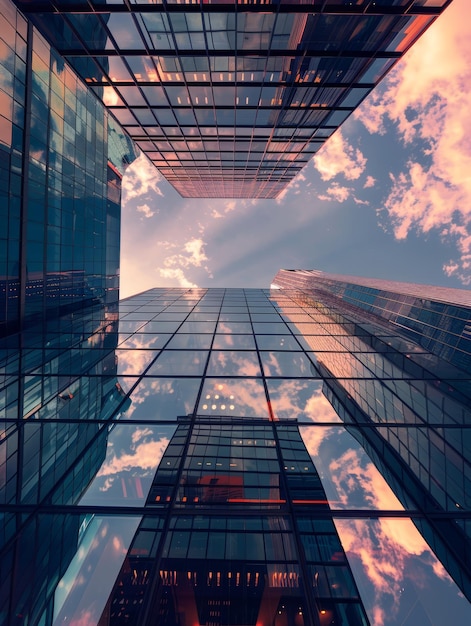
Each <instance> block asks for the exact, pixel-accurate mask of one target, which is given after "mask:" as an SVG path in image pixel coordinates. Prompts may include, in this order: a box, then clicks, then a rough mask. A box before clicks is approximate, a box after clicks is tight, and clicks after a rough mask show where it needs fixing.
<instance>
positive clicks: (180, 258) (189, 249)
mask: <svg viewBox="0 0 471 626" xmlns="http://www.w3.org/2000/svg"><path fill="white" fill-rule="evenodd" d="M204 246H205V242H204V241H203V240H202V239H198V238H196V237H193V238H192V239H190V240H189V241H186V242H185V243H184V244H183V246H182V251H181V253H179V254H172V255H171V256H169V257H167V258H166V259H165V261H164V265H165V266H166V267H175V266H179V267H190V266H194V267H201V265H202V264H203V263H204V262H205V261H207V260H208V257H207V256H206V253H205V251H204Z"/></svg>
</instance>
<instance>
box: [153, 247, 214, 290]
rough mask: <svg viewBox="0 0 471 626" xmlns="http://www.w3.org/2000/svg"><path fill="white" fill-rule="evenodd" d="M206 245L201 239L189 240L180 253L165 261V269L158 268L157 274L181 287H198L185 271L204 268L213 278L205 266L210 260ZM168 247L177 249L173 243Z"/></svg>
mask: <svg viewBox="0 0 471 626" xmlns="http://www.w3.org/2000/svg"><path fill="white" fill-rule="evenodd" d="M205 245H206V244H205V242H204V241H203V240H202V239H201V238H199V237H193V238H192V239H189V240H188V241H186V242H184V243H183V244H182V245H181V247H180V252H178V253H176V254H171V255H170V256H168V257H166V258H165V259H164V261H163V265H164V267H160V268H158V269H157V272H158V273H159V274H160V276H161V277H162V278H167V279H170V280H173V281H176V282H177V284H178V286H180V287H189V288H190V287H191V288H193V287H198V285H197V284H196V283H194V282H193V281H192V280H191V279H190V278H188V276H187V275H186V274H185V272H184V270H185V269H191V268H194V267H204V269H205V271H206V273H207V274H208V275H209V277H211V272H210V271H209V269H208V267H207V266H205V265H203V264H204V263H205V262H206V261H208V260H209V259H208V257H207V256H206V253H205V251H204V246H205ZM166 247H167V248H175V247H177V246H176V245H175V244H173V243H172V244H171V243H168V245H167V246H166Z"/></svg>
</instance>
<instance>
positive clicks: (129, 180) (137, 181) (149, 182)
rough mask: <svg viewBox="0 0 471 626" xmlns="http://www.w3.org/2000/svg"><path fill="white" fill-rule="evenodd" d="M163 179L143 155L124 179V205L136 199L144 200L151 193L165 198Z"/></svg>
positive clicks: (129, 168) (130, 167)
mask: <svg viewBox="0 0 471 626" xmlns="http://www.w3.org/2000/svg"><path fill="white" fill-rule="evenodd" d="M161 181H163V178H162V176H161V174H160V173H159V171H158V170H157V169H156V168H155V167H154V166H153V165H152V163H151V162H150V161H149V159H148V158H147V157H146V156H145V155H144V154H141V155H140V156H139V157H138V158H137V159H136V160H135V161H134V162H133V163H132V164H131V165H130V166H129V167H128V168H127V170H126V173H125V175H124V177H123V183H122V190H123V205H125V203H126V202H129V201H130V200H133V199H134V198H142V197H143V196H145V195H147V194H149V193H152V192H153V193H157V194H158V195H159V196H163V193H162V191H161V189H160V187H159V183H160V182H161Z"/></svg>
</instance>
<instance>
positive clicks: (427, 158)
mask: <svg viewBox="0 0 471 626" xmlns="http://www.w3.org/2000/svg"><path fill="white" fill-rule="evenodd" d="M468 9H469V7H468V3H467V0H455V2H453V3H452V5H451V6H450V7H449V8H448V9H447V11H445V13H444V14H443V15H442V16H441V17H440V18H439V19H438V20H437V21H436V23H435V24H433V25H432V27H431V28H430V29H429V30H428V31H427V33H426V34H425V35H424V36H423V38H422V39H421V40H420V41H419V42H418V43H417V44H416V45H415V46H414V47H413V48H412V49H411V50H410V52H409V53H408V54H407V55H406V57H405V58H404V59H403V61H402V62H401V63H400V64H399V65H398V67H397V69H395V70H394V71H393V72H392V74H391V75H390V77H389V78H388V80H387V82H386V90H385V91H384V90H378V91H375V92H373V93H372V95H371V96H370V97H369V98H368V99H367V100H366V101H365V103H364V105H363V106H362V107H360V108H359V110H358V111H357V112H356V117H357V119H359V120H360V121H361V122H362V123H363V124H364V125H365V127H366V128H367V129H368V130H369V131H370V132H371V133H384V132H385V122H386V121H387V120H388V119H389V120H390V121H392V122H394V123H395V125H396V128H397V130H398V132H399V136H400V138H401V139H402V141H403V142H404V144H405V145H407V144H412V143H414V144H415V143H416V142H420V143H421V144H422V145H425V148H424V149H423V151H422V157H421V158H420V162H419V159H410V160H409V161H408V162H407V163H406V165H405V167H404V168H403V170H402V172H401V173H400V174H399V175H396V176H394V177H393V178H392V188H391V191H390V193H389V195H388V197H387V199H386V201H385V204H384V210H385V212H386V213H387V215H388V216H389V218H390V220H391V224H392V227H393V229H394V234H395V236H396V237H397V238H398V239H404V238H405V237H407V236H408V235H409V233H410V232H411V231H415V232H418V233H427V232H430V231H431V230H435V231H438V232H439V233H440V234H441V235H442V237H443V238H444V240H446V241H449V242H453V243H454V244H455V245H456V250H457V258H456V259H451V260H450V262H448V263H447V264H445V266H444V268H443V269H444V271H445V273H446V274H447V275H455V276H456V277H458V278H460V279H461V280H462V282H463V283H465V284H469V283H471V272H470V263H471V232H470V224H471V117H470V115H469V110H470V109H471V89H470V85H471V39H470V37H469V24H468V21H467V20H464V19H463V15H465V14H466V12H467V10H468ZM424 162H426V165H425V164H424Z"/></svg>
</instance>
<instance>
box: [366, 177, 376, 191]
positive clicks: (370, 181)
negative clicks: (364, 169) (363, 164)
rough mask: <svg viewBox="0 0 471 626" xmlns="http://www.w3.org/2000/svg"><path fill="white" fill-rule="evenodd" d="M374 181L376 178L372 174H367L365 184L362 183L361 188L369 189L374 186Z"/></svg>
mask: <svg viewBox="0 0 471 626" xmlns="http://www.w3.org/2000/svg"><path fill="white" fill-rule="evenodd" d="M375 183H376V178H373V176H367V177H366V181H365V184H364V185H363V189H369V188H370V187H374V186H375Z"/></svg>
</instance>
